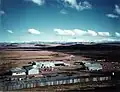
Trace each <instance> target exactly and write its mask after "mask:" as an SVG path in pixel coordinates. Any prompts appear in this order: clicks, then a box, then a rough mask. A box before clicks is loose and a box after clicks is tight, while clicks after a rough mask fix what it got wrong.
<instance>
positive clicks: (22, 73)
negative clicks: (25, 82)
mask: <svg viewBox="0 0 120 92" xmlns="http://www.w3.org/2000/svg"><path fill="white" fill-rule="evenodd" d="M12 75H26V73H25V72H21V73H12Z"/></svg>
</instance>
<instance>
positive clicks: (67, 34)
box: [54, 29, 75, 36]
mask: <svg viewBox="0 0 120 92" xmlns="http://www.w3.org/2000/svg"><path fill="white" fill-rule="evenodd" d="M54 31H55V32H57V34H58V35H66V36H73V35H75V33H74V32H73V31H72V30H62V29H54Z"/></svg>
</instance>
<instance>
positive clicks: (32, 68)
mask: <svg viewBox="0 0 120 92" xmlns="http://www.w3.org/2000/svg"><path fill="white" fill-rule="evenodd" d="M23 68H24V69H25V70H26V75H34V74H39V69H38V68H36V67H35V66H33V65H29V66H23Z"/></svg>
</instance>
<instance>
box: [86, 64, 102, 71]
mask: <svg viewBox="0 0 120 92" xmlns="http://www.w3.org/2000/svg"><path fill="white" fill-rule="evenodd" d="M85 66H86V67H87V68H88V70H92V71H96V70H97V71H98V70H102V66H101V64H99V63H85Z"/></svg>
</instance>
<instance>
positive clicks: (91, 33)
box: [88, 30, 97, 36]
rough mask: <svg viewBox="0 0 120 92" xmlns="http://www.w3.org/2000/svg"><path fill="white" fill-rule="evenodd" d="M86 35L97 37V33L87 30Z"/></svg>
mask: <svg viewBox="0 0 120 92" xmlns="http://www.w3.org/2000/svg"><path fill="white" fill-rule="evenodd" d="M88 35H91V36H97V32H95V31H93V30H88Z"/></svg>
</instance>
